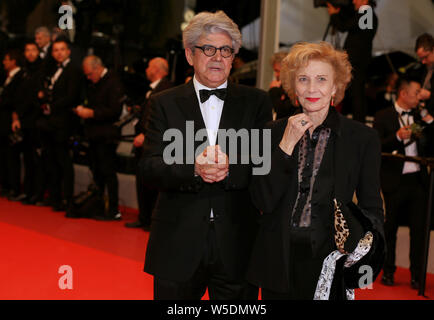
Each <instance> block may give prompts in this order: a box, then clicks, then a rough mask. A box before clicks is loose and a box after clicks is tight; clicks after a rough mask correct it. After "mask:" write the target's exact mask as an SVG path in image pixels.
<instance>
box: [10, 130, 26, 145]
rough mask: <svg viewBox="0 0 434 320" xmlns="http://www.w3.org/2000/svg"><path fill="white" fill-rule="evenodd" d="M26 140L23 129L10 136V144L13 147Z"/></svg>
mask: <svg viewBox="0 0 434 320" xmlns="http://www.w3.org/2000/svg"><path fill="white" fill-rule="evenodd" d="M23 139H24V135H23V132H22V131H21V129H19V130H16V131H14V132H12V133H11V134H9V143H10V145H11V146H14V145H17V144H18V143H21V142H22V141H23Z"/></svg>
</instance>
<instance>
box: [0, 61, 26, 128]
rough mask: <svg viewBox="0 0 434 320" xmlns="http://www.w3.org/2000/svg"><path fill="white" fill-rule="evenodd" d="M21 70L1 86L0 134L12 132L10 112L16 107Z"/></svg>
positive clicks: (21, 76)
mask: <svg viewBox="0 0 434 320" xmlns="http://www.w3.org/2000/svg"><path fill="white" fill-rule="evenodd" d="M22 78H23V70H22V69H21V70H20V71H19V72H17V73H16V74H15V75H14V77H13V78H12V80H11V82H9V84H8V85H6V86H5V87H3V91H2V92H1V94H0V135H2V136H5V135H8V134H9V133H11V132H12V112H13V111H14V110H15V108H16V107H17V103H18V102H17V97H18V96H19V95H20V94H24V93H20V91H19V89H20V86H21V83H22Z"/></svg>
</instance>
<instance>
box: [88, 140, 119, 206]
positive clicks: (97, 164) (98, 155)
mask: <svg viewBox="0 0 434 320" xmlns="http://www.w3.org/2000/svg"><path fill="white" fill-rule="evenodd" d="M116 148H117V144H115V143H104V142H95V141H91V142H90V144H89V157H90V170H91V171H92V175H93V179H94V181H95V183H96V185H97V186H98V188H99V189H100V190H101V192H104V190H105V188H106V187H107V193H108V198H109V212H110V213H115V212H116V211H117V210H118V205H119V194H118V192H119V182H118V176H117V173H116V172H117V171H116V168H117V165H116V163H117V162H116Z"/></svg>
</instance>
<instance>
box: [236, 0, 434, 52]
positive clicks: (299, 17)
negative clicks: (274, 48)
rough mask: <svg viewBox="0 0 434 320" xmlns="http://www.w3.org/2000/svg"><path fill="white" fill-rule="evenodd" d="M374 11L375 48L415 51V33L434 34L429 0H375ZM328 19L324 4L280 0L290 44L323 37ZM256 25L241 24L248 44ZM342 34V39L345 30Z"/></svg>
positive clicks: (254, 39)
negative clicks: (375, 26) (376, 17)
mask: <svg viewBox="0 0 434 320" xmlns="http://www.w3.org/2000/svg"><path fill="white" fill-rule="evenodd" d="M269 1H271V0H269ZM375 12H376V14H377V16H378V20H379V27H378V31H377V35H376V37H375V39H374V52H377V51H384V50H386V51H391V50H401V51H404V52H407V53H409V54H413V55H414V49H413V48H414V44H415V40H416V38H417V36H418V35H420V34H422V33H424V32H429V33H431V34H434V4H433V3H432V1H431V0H378V1H377V8H376V9H375ZM328 21H329V16H328V13H327V10H326V8H314V7H313V0H281V6H280V42H281V43H284V44H288V45H290V44H292V43H295V42H297V41H319V40H322V38H323V36H324V33H325V30H326V28H327V24H328ZM259 25H260V24H259V21H258V20H257V21H254V22H253V23H251V24H250V25H248V26H246V27H244V28H243V30H242V34H243V42H244V45H245V46H246V47H247V48H257V47H258V46H259V35H260V30H259ZM341 36H342V40H344V39H345V34H341ZM328 40H330V39H328Z"/></svg>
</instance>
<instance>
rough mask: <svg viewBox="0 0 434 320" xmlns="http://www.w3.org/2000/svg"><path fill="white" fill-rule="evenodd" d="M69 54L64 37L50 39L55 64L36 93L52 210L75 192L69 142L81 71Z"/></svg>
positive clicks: (64, 204)
mask: <svg viewBox="0 0 434 320" xmlns="http://www.w3.org/2000/svg"><path fill="white" fill-rule="evenodd" d="M70 54H71V50H70V49H69V43H68V42H67V41H66V40H63V39H62V40H57V41H55V42H54V43H53V48H52V55H53V58H54V60H55V61H56V64H57V67H56V70H54V72H53V73H52V74H51V75H50V77H49V78H48V81H47V82H46V83H45V89H44V90H43V91H40V92H39V93H38V97H39V99H40V103H41V109H42V116H41V117H40V118H39V119H38V121H37V126H38V128H39V129H40V131H41V142H42V147H43V148H44V149H45V150H46V153H47V162H48V163H47V168H48V169H49V171H50V172H49V176H50V182H49V185H50V186H49V190H50V191H49V193H50V199H49V204H50V205H51V206H52V207H53V210H54V211H64V210H65V209H66V208H67V207H68V205H69V204H70V203H71V201H72V196H73V194H74V168H73V164H72V156H71V154H70V143H69V142H70V138H71V136H72V134H73V132H74V130H75V129H76V128H75V127H76V126H77V124H78V121H77V120H78V118H77V117H76V116H75V115H74V113H73V108H75V107H76V106H77V105H78V104H79V101H80V97H81V89H82V74H81V72H80V69H79V68H76V67H75V66H74V65H73V64H72V63H71V59H70ZM62 186H63V188H62ZM62 191H63V194H62Z"/></svg>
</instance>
